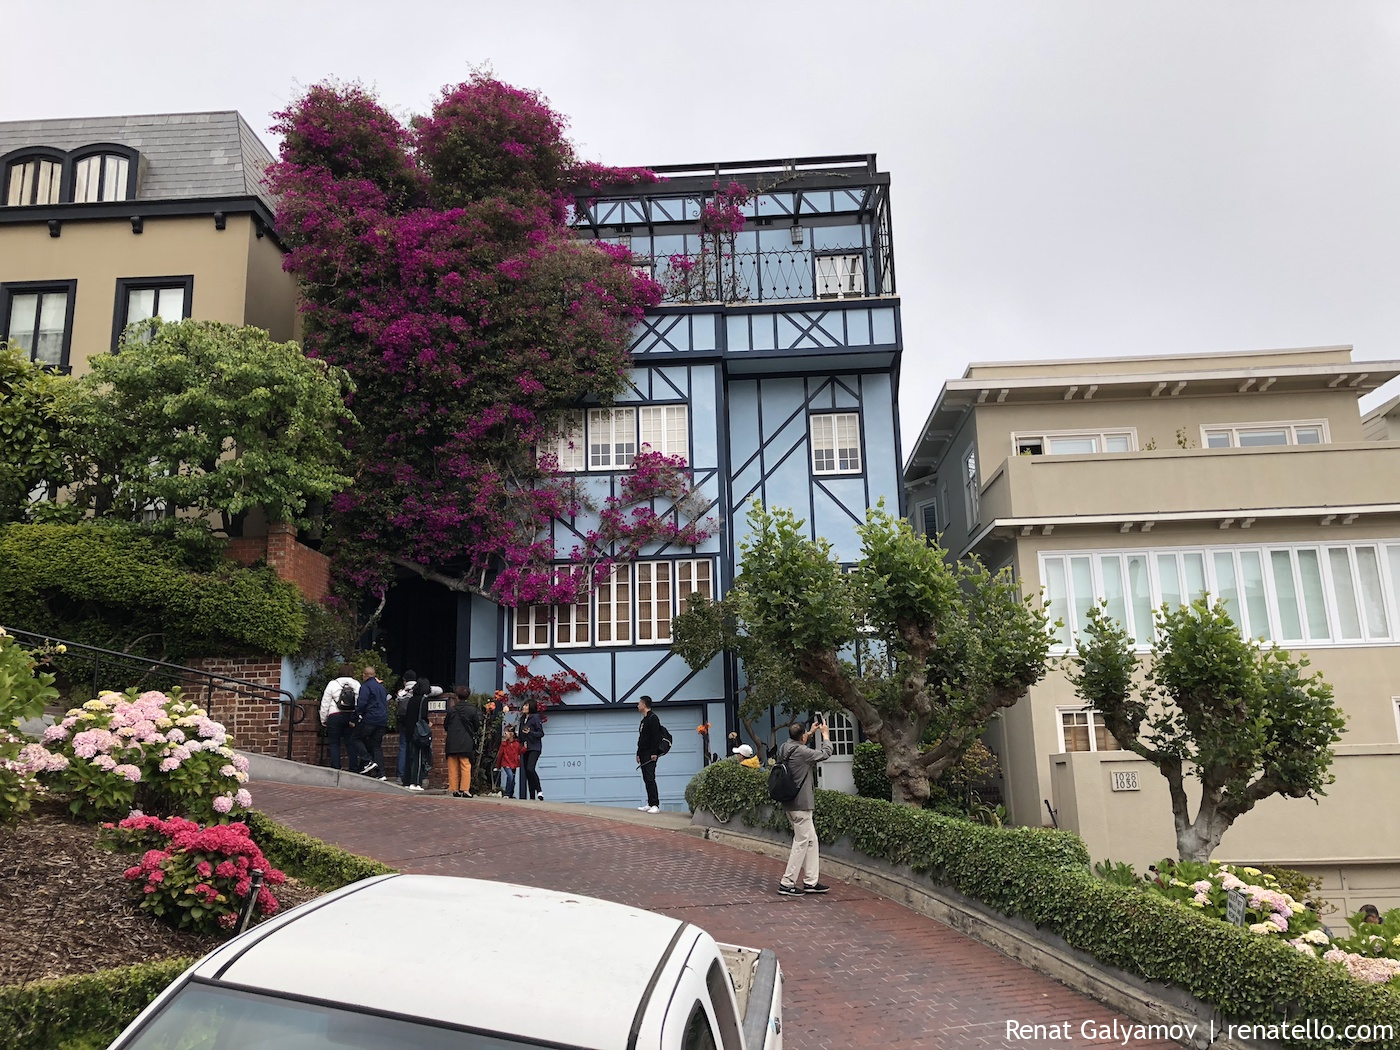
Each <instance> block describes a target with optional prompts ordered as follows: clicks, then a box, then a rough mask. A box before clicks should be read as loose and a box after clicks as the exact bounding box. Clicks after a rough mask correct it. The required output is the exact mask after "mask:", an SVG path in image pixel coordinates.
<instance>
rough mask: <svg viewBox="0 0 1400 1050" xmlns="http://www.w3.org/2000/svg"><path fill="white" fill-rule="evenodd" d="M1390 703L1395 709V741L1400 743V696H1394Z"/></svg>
mask: <svg viewBox="0 0 1400 1050" xmlns="http://www.w3.org/2000/svg"><path fill="white" fill-rule="evenodd" d="M1390 702H1391V704H1392V705H1393V706H1394V709H1395V739H1396V740H1397V741H1400V696H1392V697H1391V698H1390Z"/></svg>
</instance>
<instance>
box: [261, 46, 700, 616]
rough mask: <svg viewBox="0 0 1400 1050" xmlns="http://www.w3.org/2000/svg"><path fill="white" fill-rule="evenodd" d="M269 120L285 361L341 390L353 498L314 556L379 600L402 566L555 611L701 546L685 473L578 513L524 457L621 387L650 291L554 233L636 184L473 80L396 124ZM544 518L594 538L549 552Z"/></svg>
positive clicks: (364, 98)
mask: <svg viewBox="0 0 1400 1050" xmlns="http://www.w3.org/2000/svg"><path fill="white" fill-rule="evenodd" d="M277 116H278V121H279V122H278V124H277V125H276V128H275V130H277V131H279V132H280V133H281V134H282V136H283V145H282V155H281V160H280V161H279V163H277V164H276V165H274V166H273V168H272V170H271V172H270V173H269V181H270V185H271V187H272V189H273V190H274V192H276V193H277V194H278V196H279V202H280V203H279V208H278V222H279V227H280V230H281V233H282V236H283V237H284V239H285V240H286V242H287V244H288V247H289V249H290V253H289V255H288V256H287V263H286V265H287V269H289V270H290V271H291V272H292V273H294V274H296V276H297V277H298V278H299V279H300V281H301V286H302V295H303V311H304V320H305V336H304V341H305V346H306V349H307V352H308V353H311V354H314V355H316V356H318V357H323V358H326V359H328V360H330V361H331V362H333V363H334V364H337V365H340V366H341V367H343V368H345V369H346V370H347V371H349V373H350V375H351V376H352V378H353V379H354V381H355V384H356V393H355V400H354V409H355V415H356V417H357V418H358V420H359V422H360V424H361V427H362V429H361V430H359V431H358V432H356V433H355V434H349V435H346V438H345V440H346V442H347V444H348V445H349V447H350V448H351V451H352V453H353V462H354V476H355V481H354V485H353V486H352V487H351V488H350V489H348V490H347V491H345V492H344V493H342V494H341V495H340V496H339V497H337V498H336V500H335V501H334V503H333V505H332V507H331V524H332V529H331V535H330V541H329V545H330V549H331V551H332V553H333V554H334V556H335V557H336V559H337V563H338V565H339V567H340V569H341V571H342V575H343V576H344V578H345V579H347V580H349V581H350V582H351V583H353V584H354V585H356V586H359V587H363V588H366V589H367V590H369V591H370V592H371V593H379V594H382V593H383V591H384V589H385V588H386V587H387V586H388V584H389V583H390V582H391V580H392V579H393V576H394V573H395V572H396V571H397V570H400V569H404V568H407V569H411V570H413V571H415V572H417V573H419V574H421V575H423V576H425V577H427V578H429V579H433V580H437V581H438V582H441V583H444V584H446V585H447V586H449V587H453V588H454V589H458V590H466V591H472V592H476V593H481V594H484V595H487V596H489V597H491V598H493V599H494V600H497V601H501V602H503V603H506V604H510V605H517V604H524V603H530V602H547V601H567V600H569V599H570V598H572V597H574V596H575V595H577V594H578V593H579V592H580V591H581V590H582V589H586V588H588V587H591V586H592V583H593V579H594V577H595V575H596V571H597V570H598V569H599V568H600V567H606V566H607V565H608V564H610V563H611V562H614V561H617V560H623V559H628V558H630V557H632V556H635V554H636V553H637V551H638V550H640V548H641V547H642V546H644V545H646V544H649V543H658V542H660V543H664V542H678V543H682V544H686V543H698V542H700V540H701V539H703V538H704V536H705V535H706V534H707V531H708V528H709V527H710V526H709V525H707V524H706V523H701V522H698V521H696V520H694V519H693V517H692V516H691V515H690V513H689V512H690V511H692V510H695V509H696V508H697V506H698V505H697V503H696V501H695V500H694V498H693V497H692V494H691V493H692V479H691V478H690V476H689V474H688V471H687V469H686V464H685V463H684V462H682V461H678V460H675V459H670V458H668V457H664V456H659V455H654V454H643V455H640V456H638V457H637V460H636V463H635V465H634V467H633V469H632V470H631V472H630V473H628V474H627V475H626V476H625V477H624V479H623V481H622V483H621V484H620V486H619V487H618V494H617V495H614V496H609V497H606V498H603V499H602V500H600V501H597V502H596V503H595V502H594V501H593V500H591V499H590V498H589V496H588V493H587V490H586V486H585V485H583V484H577V483H575V479H574V478H572V477H571V476H570V475H567V474H563V473H561V472H560V471H559V470H558V469H557V464H556V463H555V462H554V461H553V460H552V459H551V458H550V457H548V456H544V457H538V458H537V456H536V454H535V451H534V450H535V449H536V448H537V447H541V446H547V445H548V444H549V443H550V442H551V440H552V439H553V438H554V436H555V435H554V433H553V432H552V430H551V428H552V427H553V426H555V425H556V420H557V419H558V410H559V409H561V408H563V407H566V406H572V405H577V404H580V403H584V402H585V401H587V402H588V403H593V402H597V403H600V404H607V403H608V402H609V401H610V399H611V398H613V397H614V396H616V395H617V394H618V393H620V392H621V390H622V389H623V387H624V386H625V384H626V381H627V378H628V375H629V369H630V363H631V362H630V358H629V356H628V345H629V340H630V331H631V328H632V326H633V325H634V324H635V323H636V322H637V321H638V320H639V319H640V318H641V316H642V313H643V311H644V310H645V309H646V308H647V307H649V306H652V305H655V304H656V303H657V302H658V301H659V299H660V296H661V288H660V287H659V286H658V285H657V284H656V283H655V282H654V281H652V280H650V279H649V278H647V277H645V276H640V275H639V274H638V273H636V272H634V270H633V269H632V267H631V265H630V263H631V257H630V253H629V252H628V251H626V250H625V249H621V248H618V247H616V246H610V245H599V244H596V243H591V242H586V241H583V240H580V239H578V238H576V237H575V236H574V235H573V234H572V231H571V230H570V228H569V226H568V224H567V218H568V210H569V203H570V201H571V200H572V197H571V192H583V193H587V191H588V188H589V187H601V186H604V185H617V184H633V183H637V182H644V181H655V178H656V177H655V176H654V175H652V174H651V173H650V172H648V171H645V170H643V169H610V168H606V167H603V166H601V165H597V164H586V163H580V162H579V161H578V160H577V158H576V157H575V155H574V151H573V147H572V146H571V144H570V143H569V141H568V139H567V138H566V137H565V135H564V121H563V119H562V118H561V117H560V116H559V115H558V114H556V113H555V112H554V111H553V110H552V109H550V107H549V105H548V104H547V103H546V101H545V100H544V99H543V98H541V97H540V96H539V95H538V94H537V93H535V92H531V91H524V90H521V89H518V88H514V87H511V86H509V85H506V84H503V83H500V82H499V81H497V80H494V79H492V78H491V77H490V76H487V75H485V74H478V75H477V76H474V77H473V78H472V79H471V80H469V81H467V82H466V83H463V84H459V85H457V86H455V87H450V88H447V89H445V90H444V91H443V92H442V94H441V95H440V97H439V98H438V100H437V102H436V104H435V105H434V107H433V109H432V112H431V113H429V114H428V115H426V116H420V117H415V118H413V119H412V120H410V121H408V122H406V123H405V122H401V121H399V120H397V119H395V117H393V116H392V115H391V114H390V113H389V112H388V111H386V110H385V109H384V108H383V107H382V106H381V105H380V104H379V103H378V102H377V101H376V99H375V98H374V97H373V96H372V95H371V94H369V93H368V92H367V91H365V90H364V89H363V88H361V87H359V86H354V85H349V86H346V85H333V84H323V85H318V86H316V87H313V88H311V89H310V90H309V91H307V92H306V93H305V95H303V96H302V97H301V98H300V99H299V100H297V101H296V102H295V103H294V104H293V105H292V106H291V107H290V108H289V109H288V110H286V111H285V112H283V113H280V114H278V115H277ZM555 518H559V519H565V520H569V519H581V520H587V521H595V522H596V523H597V524H596V527H594V528H589V529H579V530H578V536H579V538H578V542H577V544H576V546H574V548H573V550H572V551H569V552H556V551H555V550H554V549H553V548H552V545H551V543H550V541H549V539H548V536H547V527H548V525H549V522H550V520H551V519H555ZM561 554H562V555H563V556H565V557H566V558H568V559H569V561H570V562H571V565H572V568H570V569H568V570H566V571H563V572H561V571H560V570H559V569H558V568H557V567H556V566H553V565H552V564H551V561H552V559H555V558H556V557H557V556H559V555H561Z"/></svg>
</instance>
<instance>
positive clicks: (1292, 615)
mask: <svg viewBox="0 0 1400 1050" xmlns="http://www.w3.org/2000/svg"><path fill="white" fill-rule="evenodd" d="M1269 563H1270V568H1271V570H1272V572H1273V576H1274V597H1275V598H1277V599H1278V629H1279V635H1280V636H1281V637H1282V638H1283V640H1284V641H1293V640H1295V639H1301V638H1302V637H1303V622H1302V620H1301V619H1299V617H1298V586H1297V584H1296V583H1294V582H1293V555H1292V553H1291V552H1289V551H1269Z"/></svg>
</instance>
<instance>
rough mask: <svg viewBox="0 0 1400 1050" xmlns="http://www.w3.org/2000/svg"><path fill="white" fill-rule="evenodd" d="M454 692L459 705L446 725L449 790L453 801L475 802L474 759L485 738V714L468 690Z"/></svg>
mask: <svg viewBox="0 0 1400 1050" xmlns="http://www.w3.org/2000/svg"><path fill="white" fill-rule="evenodd" d="M453 692H454V693H455V694H456V696H457V702H456V703H455V704H453V705H452V710H451V711H448V712H447V719H446V720H445V721H444V722H443V723H442V728H443V729H444V730H445V731H446V733H447V790H448V791H450V792H452V797H453V798H471V797H472V758H473V757H474V756H475V755H476V744H477V740H478V739H479V738H480V736H481V712H480V711H479V710H477V706H476V704H474V703H472V700H471V693H470V692H469V691H468V690H467V687H466V686H462V685H459V686H458V687H457V688H456V689H454V690H453Z"/></svg>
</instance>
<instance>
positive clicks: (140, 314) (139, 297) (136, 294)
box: [126, 288, 156, 324]
mask: <svg viewBox="0 0 1400 1050" xmlns="http://www.w3.org/2000/svg"><path fill="white" fill-rule="evenodd" d="M155 315H156V290H155V289H154V288H134V289H132V290H131V291H130V292H128V293H127V295H126V323H127V324H131V323H132V322H133V321H149V320H150V319H151V318H152V317H154V316H155Z"/></svg>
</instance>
